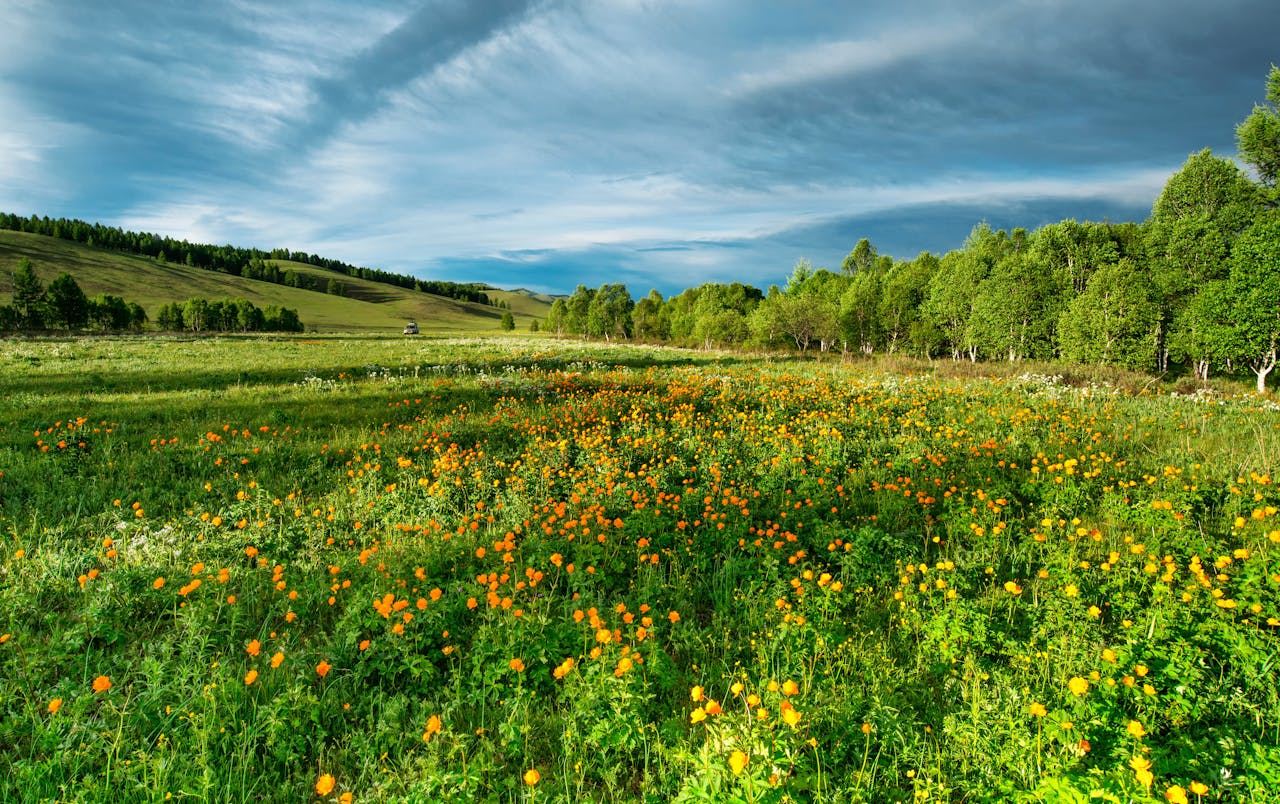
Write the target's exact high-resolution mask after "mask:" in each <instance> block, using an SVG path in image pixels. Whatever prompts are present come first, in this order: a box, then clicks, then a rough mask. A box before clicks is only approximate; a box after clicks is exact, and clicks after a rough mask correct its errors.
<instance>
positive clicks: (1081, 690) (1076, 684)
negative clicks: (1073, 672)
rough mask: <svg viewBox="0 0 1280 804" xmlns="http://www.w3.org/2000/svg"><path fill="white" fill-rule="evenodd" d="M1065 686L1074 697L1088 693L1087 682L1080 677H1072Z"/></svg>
mask: <svg viewBox="0 0 1280 804" xmlns="http://www.w3.org/2000/svg"><path fill="white" fill-rule="evenodd" d="M1067 686H1068V687H1069V688H1070V689H1071V691H1072V692H1073V693H1075V694H1076V695H1084V694H1085V693H1086V692H1088V691H1089V682H1088V681H1085V680H1084V679H1083V678H1081V677H1080V676H1073V677H1072V679H1071V680H1070V681H1068V682H1067Z"/></svg>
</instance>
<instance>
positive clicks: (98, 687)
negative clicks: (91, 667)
mask: <svg viewBox="0 0 1280 804" xmlns="http://www.w3.org/2000/svg"><path fill="white" fill-rule="evenodd" d="M109 689H111V677H110V676H98V677H97V678H95V679H94V680H93V691H94V692H106V691H107V690H109Z"/></svg>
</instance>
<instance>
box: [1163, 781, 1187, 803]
mask: <svg viewBox="0 0 1280 804" xmlns="http://www.w3.org/2000/svg"><path fill="white" fill-rule="evenodd" d="M1164 797H1165V799H1167V800H1168V801H1170V802H1172V804H1187V791H1186V790H1185V789H1183V788H1182V787H1180V786H1179V785H1176V784H1175V785H1173V786H1172V787H1170V788H1169V789H1168V790H1166V791H1164Z"/></svg>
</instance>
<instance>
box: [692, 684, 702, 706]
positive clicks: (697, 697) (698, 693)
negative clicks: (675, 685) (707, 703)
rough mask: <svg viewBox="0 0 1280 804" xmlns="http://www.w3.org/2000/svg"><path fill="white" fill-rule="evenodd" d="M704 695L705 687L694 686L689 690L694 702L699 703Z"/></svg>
mask: <svg viewBox="0 0 1280 804" xmlns="http://www.w3.org/2000/svg"><path fill="white" fill-rule="evenodd" d="M702 696H703V689H702V687H694V688H693V689H691V690H689V697H690V698H691V699H693V702H694V703H697V702H698V701H701V700H702Z"/></svg>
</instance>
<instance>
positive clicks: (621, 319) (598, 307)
mask: <svg viewBox="0 0 1280 804" xmlns="http://www.w3.org/2000/svg"><path fill="white" fill-rule="evenodd" d="M634 306H635V305H634V303H633V302H632V301H631V293H630V291H628V290H627V286H626V285H623V284H618V283H615V284H610V285H601V286H600V289H599V290H597V291H596V292H595V293H594V294H593V295H592V297H591V303H590V304H588V305H587V333H588V334H589V335H592V336H594V337H603V338H604V339H605V340H612V339H613V338H626V337H628V336H630V334H631V310H632V308H633V307H634Z"/></svg>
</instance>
